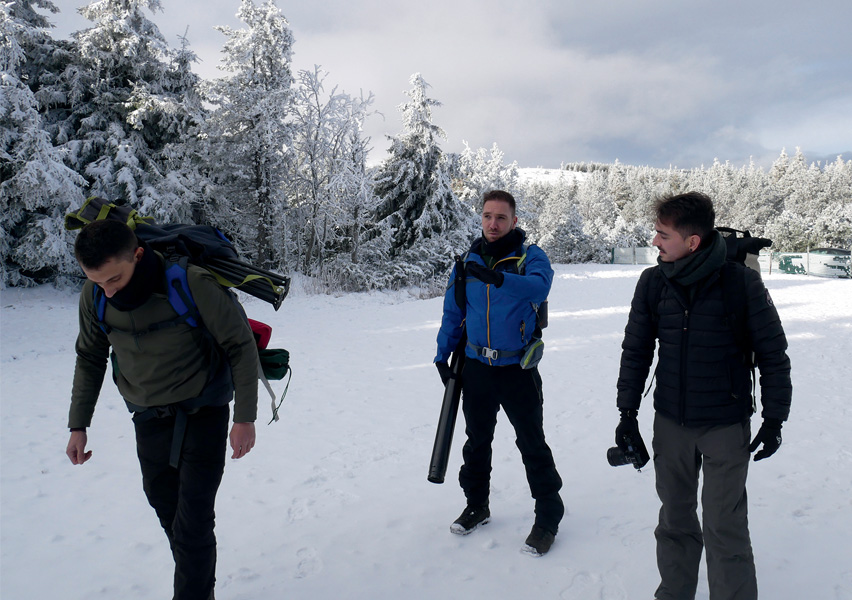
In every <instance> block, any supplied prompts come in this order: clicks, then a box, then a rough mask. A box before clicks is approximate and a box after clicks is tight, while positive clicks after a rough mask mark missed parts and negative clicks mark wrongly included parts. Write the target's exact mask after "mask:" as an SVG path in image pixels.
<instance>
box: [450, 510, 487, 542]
mask: <svg viewBox="0 0 852 600" xmlns="http://www.w3.org/2000/svg"><path fill="white" fill-rule="evenodd" d="M490 520H491V511H490V510H488V505H487V504H485V505H483V506H470V505H469V504H468V505H467V507H465V509H464V512H462V514H461V516H459V518H458V519H456V520H455V521H454V522H453V524H452V525H450V531H452V532H453V533H455V534H458V535H467V534H468V533H470V532H471V531H473V530H475V529H476V528H477V527H479V526H480V525H485V524H486V523H488V521H490Z"/></svg>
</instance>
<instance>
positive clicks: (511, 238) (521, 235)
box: [474, 227, 527, 261]
mask: <svg viewBox="0 0 852 600" xmlns="http://www.w3.org/2000/svg"><path fill="white" fill-rule="evenodd" d="M526 239H527V234H526V232H525V231H524V230H523V229H521V228H520V227H515V228H514V229H512V230H511V231H509V233H507V234H506V235H504V236H503V237H501V238H500V239H499V240H494V241H493V242H489V241H488V240H486V239H485V236H483V237H481V238H479V239H478V240H476V242H480V245H479V248H477V249H476V250H478V252H477V254H479V255H480V256H483V257H484V256H489V257H491V258H493V259H494V260H495V261H496V260H500V259H501V258H505V257H506V256H509V254H511V253H512V252H514V251H516V250H517V249H518V248H520V247H521V245H523V243H524V240H526ZM476 242H474V247H475V246H476Z"/></svg>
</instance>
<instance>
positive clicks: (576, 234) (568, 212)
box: [526, 178, 589, 264]
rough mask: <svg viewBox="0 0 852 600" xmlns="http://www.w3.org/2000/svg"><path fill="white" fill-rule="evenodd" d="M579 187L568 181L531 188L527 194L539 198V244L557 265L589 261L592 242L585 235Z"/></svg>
mask: <svg viewBox="0 0 852 600" xmlns="http://www.w3.org/2000/svg"><path fill="white" fill-rule="evenodd" d="M577 191H578V186H577V185H576V182H574V181H572V182H571V183H570V184H569V183H567V182H566V181H565V179H563V178H560V180H559V181H557V182H554V183H549V184H543V185H542V184H539V185H531V186H529V188H528V190H527V192H526V194H527V195H528V197H529V196H533V195H536V196H537V197H538V202H540V203H541V205H542V211H541V215H540V216H541V218H540V221H539V222H540V224H541V230H540V235H539V236H538V237H539V240H538V243H539V245H540V246H541V247H542V249H543V250H544V251H545V252H547V255H548V256H549V257H550V260H551V261H552V262H555V263H565V264H567V263H577V262H583V261H584V260H586V259H587V257H588V254H589V252H588V247H589V240H588V236H587V235H586V233H585V232H584V231H583V217H582V216H581V215H580V211H579V209H578V207H577V201H576V195H577Z"/></svg>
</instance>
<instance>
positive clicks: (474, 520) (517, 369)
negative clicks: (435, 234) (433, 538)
mask: <svg viewBox="0 0 852 600" xmlns="http://www.w3.org/2000/svg"><path fill="white" fill-rule="evenodd" d="M517 222H518V218H517V216H516V215H515V199H514V198H513V197H512V195H511V194H509V193H507V192H504V191H500V190H494V191H491V192H488V193H486V194H485V195H484V197H483V205H482V237H481V238H477V239H476V240H475V241H474V242H473V244H472V245H471V247H470V251H469V252H468V253H467V255H466V256H465V260H464V269H465V273H464V280H465V294H464V295H465V297H466V300H465V302H464V304H463V307H462V306H460V305H459V303H458V302H457V300H456V298H457V296H456V290H455V285H456V284H455V283H454V282H455V281H456V273H455V269H454V270H453V273H452V274H451V277H450V286H449V288H448V289H447V292H446V295H445V298H444V315H443V319H442V321H441V329H440V331H439V333H438V354H437V356H436V357H435V364H436V366H437V367H438V371H439V373H440V374H441V379H442V380H443V381H444V383H446V382H447V380H448V378H449V377H450V368H449V366H448V364H447V359H448V358H449V356H450V354H451V353H452V352H453V351H454V350H455V349H456V345H457V344H458V342H459V340H460V339H461V337H462V334H463V332H464V330H465V328H466V330H467V344H466V348H465V356H466V360H465V365H464V371H463V373H462V389H463V403H462V411H463V413H464V417H465V424H466V427H465V433H466V435H467V442H466V443H465V445H464V449H463V457H464V464H463V466H462V467H461V471H460V473H459V483H460V484H461V487H462V489H463V490H464V493H465V497H466V498H467V506H466V507H465V510H464V512H463V513H462V514H461V516H460V517H459V518H458V519H457V520H456V521H455V522H454V523H453V524H452V526H451V527H450V530H451V531H452V532H453V533H457V534H461V535H464V534H468V533H470V532H471V531H473V530H474V529H476V528H477V527H479V526H480V525H484V524H485V523H487V522H488V520H489V519H490V516H491V513H490V509H489V504H488V496H489V488H490V479H491V442H492V440H493V438H494V427H495V425H496V423H497V412H498V411H499V409H500V407H502V408H503V410H504V411H505V412H506V416H507V417H508V418H509V421H510V422H511V423H512V426H513V427H514V428H515V434H516V436H517V442H516V443H517V446H518V449H519V450H520V451H521V456H522V458H523V462H524V466H525V468H526V473H527V480H528V482H529V485H530V491H531V493H532V497H533V498H535V501H536V503H535V524H534V525H533V528H532V531H531V532H530V535H529V536H528V537H527V540H526V546H525V550H526V551H527V552H529V553H531V554H535V555H542V554H544V553H546V552H547V551H548V550H549V549H550V546H551V545H552V544H553V541H554V538H555V536H556V532H557V530H558V528H559V522H560V520H561V519H562V515H563V513H564V507H563V504H562V500H561V498H560V497H559V489H560V488H561V487H562V479H561V478H560V477H559V473H558V472H557V471H556V465H555V464H554V461H553V454H552V453H551V451H550V448H549V447H548V445H547V442H546V441H545V439H544V428H543V424H542V423H543V418H542V415H543V413H542V407H543V402H544V397H543V395H542V389H541V377H540V376H539V373H538V368H537V367H536V366H535V365H536V363H537V360H538V359H539V358H540V350H541V341H540V335H541V331H540V328H539V326H538V321H537V319H538V311H539V307H540V306H541V304H542V303H543V302H544V301H545V300H546V299H547V295H548V293H549V292H550V285H551V282H552V280H553V269H552V268H551V267H550V261H549V260H548V258H547V255H546V254H545V253H544V251H543V250H541V249H540V248H538V247H537V246H527V245H525V243H524V242H525V237H526V236H525V233H524V232H523V230H521V229H519V228H517V227H516V225H517ZM522 364H523V368H522V366H521V365H522Z"/></svg>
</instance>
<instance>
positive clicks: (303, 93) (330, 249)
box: [288, 66, 375, 274]
mask: <svg viewBox="0 0 852 600" xmlns="http://www.w3.org/2000/svg"><path fill="white" fill-rule="evenodd" d="M325 78H326V74H325V73H324V72H323V71H321V69H320V68H319V67H318V66H317V67H314V69H313V70H312V71H301V72H300V73H299V81H298V85H297V86H296V88H295V99H294V104H293V126H294V137H293V143H292V151H293V155H294V157H295V160H294V162H293V170H292V174H291V176H290V178H289V183H288V189H289V190H290V198H291V206H292V208H291V209H290V211H288V227H289V229H290V230H291V231H292V234H291V236H290V239H291V240H296V241H297V242H298V247H297V248H296V255H297V256H299V257H300V259H301V265H299V267H300V268H301V269H302V270H303V271H304V272H305V273H308V274H316V271H317V269H318V268H319V267H321V266H322V265H324V264H325V263H326V262H328V261H329V260H331V259H333V258H334V257H335V256H336V255H338V254H340V253H344V254H347V255H348V256H349V258H350V259H351V260H352V261H353V262H356V263H357V261H358V249H359V246H360V236H359V234H360V229H361V227H362V226H363V221H364V220H365V219H366V218H368V215H369V213H370V212H371V211H372V209H373V208H374V207H375V202H374V201H373V196H372V193H371V187H372V185H371V182H370V179H369V176H368V174H367V169H366V160H367V154H368V152H369V138H364V137H363V136H362V133H361V131H362V128H363V123H364V120H365V119H366V118H367V116H368V114H369V107H370V105H371V104H372V102H373V96H372V94H371V95H369V96H368V97H366V98H365V97H360V98H354V97H352V96H349V95H348V94H345V93H342V92H338V91H337V88H334V89H332V90H331V91H330V92H329V93H328V95H326V93H325V91H324V81H325ZM335 268H337V267H335Z"/></svg>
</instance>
